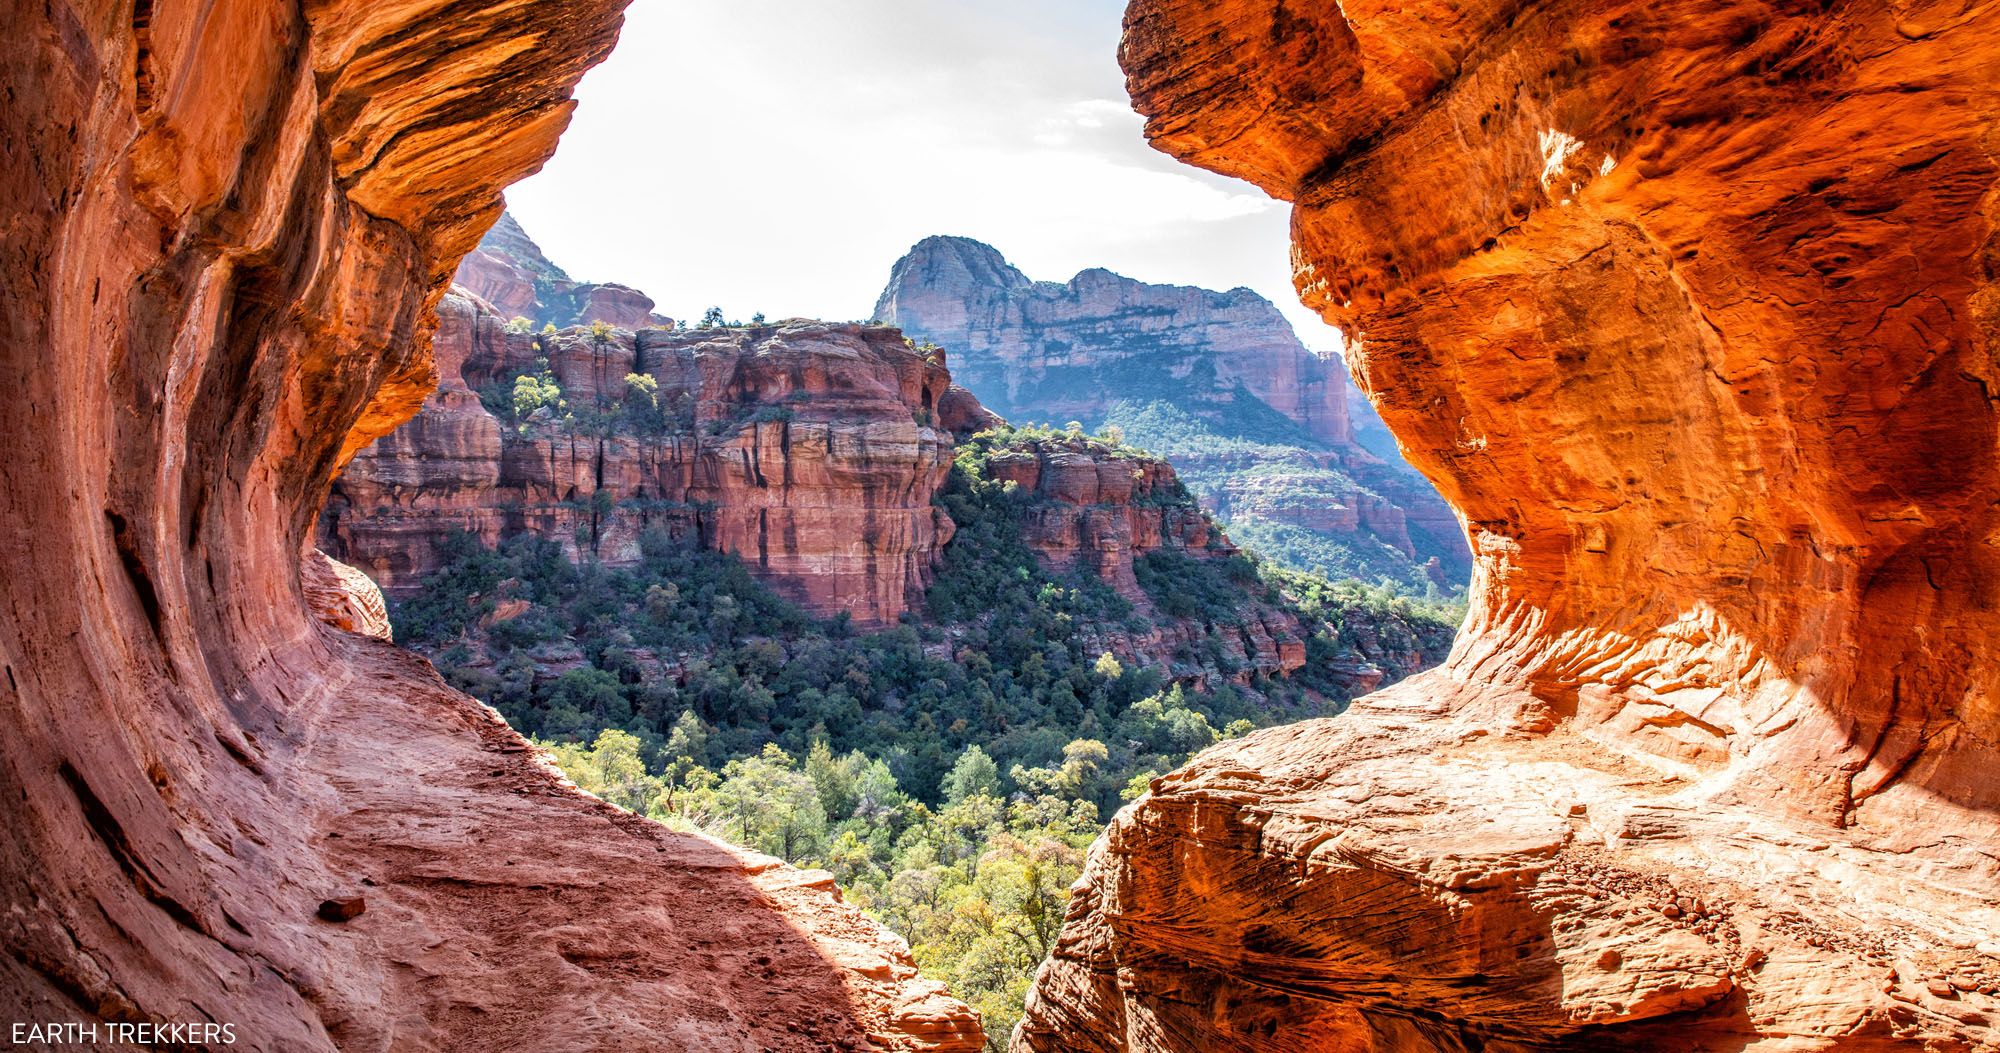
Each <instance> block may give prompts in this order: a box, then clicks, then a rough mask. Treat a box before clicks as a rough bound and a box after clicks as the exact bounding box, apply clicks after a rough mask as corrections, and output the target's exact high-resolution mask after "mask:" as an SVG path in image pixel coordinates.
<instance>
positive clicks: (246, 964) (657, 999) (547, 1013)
mask: <svg viewBox="0 0 2000 1053" xmlns="http://www.w3.org/2000/svg"><path fill="white" fill-rule="evenodd" d="M620 7H621V5H620V4H619V3H616V2H605V0H580V2H574V3H564V4H553V3H526V2H499V0H496V2H484V0H473V2H465V3H456V4H450V5H442V4H436V3H406V2H394V0H389V2H381V0H377V2H371V3H348V2H343V0H331V2H323V3H313V4H306V5H300V4H293V3H277V2H266V0H215V2H211V3H203V4H187V3H177V2H166V0H162V2H155V3H140V4H138V5H137V7H136V10H135V8H134V7H133V6H132V5H117V4H107V3H90V2H78V0H52V2H50V3H47V4H36V5H15V7H14V8H13V9H12V10H11V11H10V17H9V18H8V20H7V29H8V31H9V40H8V44H7V47H6V48H5V49H4V50H0V97H5V98H6V99H7V100H8V105H7V106H6V107H5V109H4V110H0V162H4V163H0V214H4V215H5V216H6V217H7V218H6V224H7V227H6V231H7V232H6V237H5V238H4V239H0V384H4V387H5V389H6V390H7V392H8V393H9V397H8V398H7V399H5V400H0V432H4V434H5V435H7V437H8V456H7V457H6V458H5V459H4V460H0V603H4V605H5V611H6V613H5V616H4V617H0V666H4V677H0V685H4V686H0V726H4V728H5V729H6V734H5V735H4V736H0V797H4V799H5V801H6V806H5V809H4V814H5V819H4V821H0V902H4V903H5V904H6V907H5V910H4V911H0V944H4V946H5V950H6V953H5V954H4V955H0V1005H4V1006H6V1007H7V1009H8V1010H9V1016H10V1019H13V1020H20V1021H28V1020H47V1021H80V1022H81V1021H117V1022H125V1023H142V1022H143V1023H156V1024H161V1023H167V1024H170V1023H202V1022H210V1021H213V1022H227V1023H229V1024H231V1025H232V1031H233V1036H234V1042H233V1044H232V1045H230V1046H229V1047H228V1048H232V1049H253V1050H272V1051H280V1050H282V1051H286V1053H292V1051H301V1050H332V1049H336V1048H345V1049H391V1048H393V1049H398V1050H433V1049H435V1050H445V1049H452V1050H486V1049H496V1048H522V1049H545V1050H563V1049H579V1050H581V1049H593V1050H595V1049H607V1048H638V1047H642V1046H643V1047H657V1046H660V1045H662V1044H674V1045H681V1046H684V1047H698V1048H721V1049H746V1050H747V1049H773V1048H775V1049H792V1050H801V1051H803V1050H821V1049H827V1048H837V1047H840V1046H842V1045H843V1044H845V1045H847V1046H848V1047H850V1048H866V1046H867V1044H868V1043H869V1042H870V1041H872V1042H873V1043H874V1044H875V1045H877V1046H881V1047H890V1048H903V1049H921V1048H958V1049H970V1048H973V1047H975V1046H976V1044H977V1025H976V1024H975V1023H974V1022H973V1021H972V1019H971V1018H970V1015H969V1013H968V1011H966V1010H965V1009H964V1008H963V1007H962V1006H959V1005H958V1004H957V1003H954V1002H951V1001H950V1000H949V999H946V998H944V997H943V996H941V995H940V994H939V993H938V991H937V989H936V987H935V986H934V985H929V984H926V983H924V982H923V981H921V980H918V979H916V978H914V977H913V975H912V973H911V970H910V969H909V966H908V959H907V956H906V955H905V954H904V953H903V951H902V949H901V948H900V947H899V946H897V944H896V941H894V940H893V939H892V938H890V937H887V936H885V935H884V934H882V933H881V932H880V931H879V930H877V929H875V928H874V927H872V926H870V925H867V924H865V923H864V922H863V921H862V919H861V918H860V916H859V915H858V914H856V913H855V912H853V911H852V910H851V909H849V908H847V907H845V906H843V905H841V904H840V903H838V902H837V900H836V898H835V897H834V896H833V895H832V893H830V892H829V891H827V890H826V889H825V888H824V885H823V883H821V882H819V880H818V879H817V878H816V877H814V876H812V875H805V874H800V873H798V872H796V871H791V870H787V869H784V868H775V867H772V866H771V865H770V864H769V862H768V861H765V860H761V859H755V858H749V857H745V856H743V855H741V854H740V853H736V852H732V851H730V850H727V849H725V848H723V847H721V846H719V845H717V844H715V843H713V842H710V841H707V840H705V839H700V838H691V837H684V836H680V835H675V834H671V833H668V832H667V831H665V830H663V829H661V828H659V827H657V826H652V825H649V824H645V823H641V822H638V821H636V820H632V819H630V818H628V817H625V816H623V815H621V814H618V813H614V812H612V811H610V810H609V809H608V808H606V807H605V806H602V805H600V804H598V803H597V802H595V801H593V800H591V799H589V798H587V797H585V796H583V795H581V794H579V793H578V792H576V791H575V790H574V789H572V788H570V787H567V786H565V785H564V784H563V783H562V782H561V781H560V780H559V779H558V777H557V776H556V775H555V774H554V773H553V772H552V771H550V770H548V769H547V768H546V767H545V766H544V765H543V764H541V763H540V762H539V761H537V760H536V759H535V757H534V756H533V755H531V754H530V753H529V752H528V751H527V750H526V749H525V747H524V744H523V743H522V741H521V740H520V739H519V738H518V737H516V736H515V735H513V734H512V733H511V732H510V731H508V730H507V729H506V728H505V727H504V726H502V725H501V724H500V723H499V722H498V721H497V720H496V719H495V718H494V717H493V716H492V715H491V713H490V711H488V710H486V709H485V708H484V707H482V706H480V705H479V704H478V703H476V702H474V701H472V700H471V699H469V698H466V697H465V696H463V695H460V694H457V693H456V692H453V691H451V690H449V689H448V688H446V687H445V686H444V685H443V684H442V682H440V681H439V680H438V679H437V677H436V675H435V674H434V673H433V672H431V670H430V669H429V667H428V666H427V665H425V664H424V663H423V662H422V661H421V660H419V659H416V658H414V657H412V656H410V655H407V654H405V653H403V652H400V651H397V650H396V649H394V648H393V647H391V646H389V645H387V644H384V643H381V642H379V641H375V640H370V639H368V638H366V637H363V636H359V635H355V634H352V633H347V632H342V631H339V630H336V629H333V628H330V627H327V626H325V625H322V624H321V623H319V622H318V621H316V620H315V619H314V617H313V616H312V614H311V613H309V611H308V607H307V602H306V598H305V596H304V594H303V590H302V588H301V572H300V559H301V554H302V552H304V550H305V548H306V545H307V543H308V540H309V538H310V534H311V529H312V525H313V522H314V519H315V516H316V513H317V511H318V508H319V504H320V501H321V499H322V497H323V495H324V494H325V492H326V488H327V485H328V482H329V481H330V479H331V478H332V476H333V474H334V473H335V471H336V469H337V468H338V467H339V466H340V465H341V464H342V463H343V462H344V461H345V460H346V459H347V457H348V456H350V455H351V454H352V453H353V452H354V451H355V450H357V449H359V448H361V447H362V446H364V445H366V444H367V443H368V442H369V441H371V440H372V439H374V438H375V437H377V436H379V435H381V434H383V433H385V432H386V431H388V430H389V429H390V428H391V427H393V426H394V425H395V424H397V423H400V422H401V421H402V420H404V419H405V418H407V417H409V416H410V415H411V414H412V413H414V412H415V411H416V409H417V407H418V405H419V403H420V402H421V401H422V399H423V396H424V394H425V392H426V391H428V390H429V387H430V384H431V373H432V369H431V359H430V354H429V343H430V342H429V339H428V336H429V329H430V327H431V323H430V321H429V317H430V308H431V306H432V305H433V304H434V302H435V301H436V299H437V298H438V297H439V296H441V295H442V294H443V292H444V290H445V287H446V283H447V281H448V280H449V278H450V276H451V274H452V272H453V270H454V269H455V267H456V265H457V262H458V258H459V257H460V256H461V255H462V254H463V253H464V252H465V251H467V250H468V249H470V248H471V247H472V245H473V244H474V242H475V241H476V239H477V237H478V235H479V232H480V231H481V230H482V229H483V228H484V226H485V225H486V224H487V223H489V222H490V221H491V220H492V219H493V218H494V217H495V216H496V215H498V212H499V189H500V187H501V186H502V185H503V184H505V183H506V182H508V181H509V180H511V179H514V178H517V177H519V176H520V175H522V174H523V173H525V172H527V171H530V170H531V169H533V168H534V167H535V166H536V165H537V164H539V163H540V161H541V160H542V159H543V158H544V157H546V156H547V154H548V153H549V151H550V150H551V149H552V148H553V146H554V144H555V139H556V136H557V134H558V133H559V131H560V130H561V129H562V127H563V125H564V124H565V122H566V119H567V116H568V113H569V110H570V106H571V103H570V101H569V92H570V88H571V86H572V85H573V84H574V83H575V81H576V79H577V78H578V77H579V76H580V75H581V73H582V71H583V70H584V68H585V67H586V66H588V65H589V64H590V63H591V62H593V61H595V60H597V59H599V58H601V57H602V56H603V55H604V54H605V53H606V52H607V50H608V49H609V48H610V47H611V45H612V42H613V40H614V38H615V35H616V32H617V26H618V21H619V9H620ZM354 896H360V897H361V898H362V901H363V905H364V907H365V910H364V912H363V913H362V914H360V915H359V916H357V917H354V918H352V919H351V920H349V921H346V922H344V923H333V922H328V921H323V920H320V919H319V918H318V917H316V911H317V909H318V905H319V904H320V903H321V902H322V901H324V900H329V899H349V898H352V897H354ZM216 1048H222V1047H220V1046H219V1045H218V1046H217V1047H216Z"/></svg>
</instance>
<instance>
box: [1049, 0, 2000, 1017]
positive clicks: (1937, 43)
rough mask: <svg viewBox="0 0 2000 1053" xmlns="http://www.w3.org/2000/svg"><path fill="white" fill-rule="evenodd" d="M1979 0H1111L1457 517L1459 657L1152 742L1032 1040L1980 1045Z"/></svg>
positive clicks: (1189, 134) (1996, 978)
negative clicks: (1261, 723) (1122, 6)
mask: <svg viewBox="0 0 2000 1053" xmlns="http://www.w3.org/2000/svg"><path fill="white" fill-rule="evenodd" d="M1996 30H2000V7H1996V5H1994V4H1991V3H1970V4H1965V3H1949V4H1941V3H1923V2H1919V3H1910V4H1898V5H1883V4H1846V5H1831V6H1829V5H1817V4H1814V5H1798V4H1785V3H1767V2H1725V3H1701V4H1694V3H1666V4H1661V3H1626V2H1606V3H1592V4H1585V3H1574V2H1561V0H1550V2H1543V3H1529V4H1521V3H1476V2H1475V3H1453V4H1447V3H1428V4H1422V3H1420V4H1416V5H1394V4H1381V3H1373V2H1364V3H1344V4H1330V3H1328V4H1307V5H1299V4H1287V3H1282V2H1276V0H1232V2H1226V3H1219V4H1217V3H1196V2H1192V0H1139V2H1138V3H1135V4H1134V5H1133V6H1132V7H1131V9H1130V10H1129V11H1128V13H1127V29H1126V37H1125V43H1124V49H1123V55H1122V57H1123V61H1124V64H1125V66H1126V69H1127V71H1128V74H1129V75H1130V86H1131V88H1132V92H1133V95H1134V98H1135V100H1136V102H1137V104H1138V106H1139V108H1140V109H1141V111H1142V112H1144V113H1145V114H1147V115H1148V117H1149V124H1148V134H1149V136H1150V137H1151V138H1152V139H1153V141H1154V142H1155V144H1156V145H1158V146H1160V147H1161V148H1162V149H1165V150H1167V151H1168V152H1170V153H1173V154H1176V155H1177V156H1180V157H1182V158H1184V159H1187V160H1189V161H1191V162H1193V163H1196V164H1199V165H1203V166H1205V167H1208V168H1211V169H1214V170H1216V171H1219V172H1224V173H1228V174H1232V175H1239V176H1242V177H1244V178H1248V179H1251V180H1253V181H1255V182H1257V183H1259V184H1260V185H1262V186H1264V187H1265V188H1267V189H1268V190H1270V191H1271V192H1272V193H1274V194H1277V195H1279V196H1282V197H1285V198H1288V199H1290V200H1292V201H1294V202H1295V204H1296V209H1295V213H1294V223H1293V229H1294V237H1295V240H1296V252H1295V256H1294V258H1295V260H1296V261H1297V262H1298V273H1297V277H1298V283H1299V288H1300V290H1301V292H1302V294H1303V295H1304V296H1305V298H1306V300H1307V302H1308V303H1309V304H1311V305H1313V306H1316V307H1317V308H1319V309H1320V310H1322V311H1323V312H1324V313H1325V315H1326V316H1327V318H1328V319H1329V320H1330V321H1333V322H1335V323H1337V324H1340V325H1342V326H1343V327H1345V328H1346V329H1347V330H1348V332H1349V334H1350V335H1351V337H1352V338H1353V348H1354V354H1353V356H1352V360H1351V361H1352V363H1353V366H1354V369H1355V373H1356V377H1357V380H1358V381H1359V382H1360V383H1361V385H1362V386H1363V387H1364V388H1365V389H1366V390H1368V391H1369V392H1370V394H1371V395H1372V397H1373V399H1374V401H1375V403H1376V405H1377V406H1378V407H1379V408H1380V410H1381V413H1382V416H1383V417H1384V419H1385V420H1386V421H1387V422H1388V424H1389V425H1390V426H1391V427H1392V428H1394V429H1395V431H1396V432H1397V434H1398V436H1399V437H1400V438H1401V439H1402V441H1403V444H1404V448H1405V450H1406V451H1407V452H1408V454H1409V456H1410V458H1411V460H1412V461H1413V462H1415V463H1416V464H1418V465H1419V466H1420V467H1421V468H1423V469H1424V470H1425V471H1426V473H1427V474H1429V475H1430V476H1431V478H1433V479H1434V480H1436V481H1437V483H1438V485H1439V487H1440V488H1441V489H1442V491H1443V492H1444V493H1445V495H1446V496H1447V497H1448V498H1449V499H1450V500H1451V501H1452V502H1453V503H1454V504H1455V505H1456V506H1457V507H1458V508H1459V509H1460V511H1461V512H1462V513H1463V514H1464V515H1465V517H1466V518H1467V520H1468V521H1469V523H1470V527H1471V530H1472V533H1473V538H1474V549H1475V552H1476V555H1477V572H1476V578H1475V587H1474V597H1473V603H1472V613H1471V616H1470V618H1469V620H1468V622H1467V625H1466V627H1465V631H1464V632H1463V634H1462V635H1461V638H1460V640H1459V643H1458V646H1457V649H1456V650H1455V652H1454V655H1453V657H1452V660H1451V661H1450V662H1449V663H1448V664H1447V666H1445V667H1444V668H1442V669H1441V670H1439V671H1437V672H1434V673H1431V674H1426V675H1423V676H1419V677H1416V678H1413V679H1412V680H1410V681H1407V682H1405V683H1403V684H1401V685H1398V686H1397V687H1395V688H1393V689H1391V690H1389V691H1387V692H1384V693H1383V694H1381V695H1377V696H1374V697H1372V698H1370V699H1366V700H1363V701H1361V702H1359V703H1357V704H1356V706H1355V707H1354V709H1352V710H1351V711H1350V712H1349V713H1348V714H1347V715H1345V716H1343V717H1341V718H1339V719H1337V720H1333V721H1327V722H1315V723H1309V724H1304V725H1299V726H1295V727H1292V728H1285V729H1278V730H1274V731H1271V732H1265V733H1262V734H1259V735H1255V736H1252V737H1250V738H1248V739H1246V740H1241V741H1239V742H1235V743H1230V744H1227V745H1225V746H1222V747H1218V748H1217V749H1216V750H1214V751H1211V752H1210V753H1209V754H1207V755H1205V756H1203V757H1202V758H1200V759H1198V760H1197V761H1196V762H1195V763H1194V764H1192V765H1190V767H1189V768H1187V769H1186V770H1184V771H1182V772H1179V773H1176V774H1174V775H1172V776H1170V777H1168V778H1166V779H1164V780H1161V781H1160V782H1158V783H1156V784H1155V788H1154V791H1153V793H1152V794H1151V795H1149V796H1148V797H1146V798H1143V799H1141V800H1140V801H1139V802H1137V803H1135V804H1134V805H1133V806H1132V807H1131V808H1129V809H1128V810H1127V811H1125V812H1124V813H1123V814H1121V816H1120V817H1119V818H1118V820H1117V821H1116V822H1115V823H1114V824H1113V825H1112V828H1111V829H1110V831H1109V832H1108V834H1107V836H1106V838H1105V839H1104V840H1103V841H1102V842H1101V843H1100V844H1099V845H1098V847H1097V848H1096V850H1095V851H1094V853H1093V860H1092V864H1091V867H1090V871H1089V873H1088V874H1087V876H1086V880H1085V884H1084V886H1083V888H1082V891H1081V892H1080V893H1079V894H1078V896H1077V898H1076V899H1075V901H1074V902H1073V903H1072V906H1071V916H1070V920H1069V923H1068V925H1067V927H1066V929H1065V935H1064V937H1063V942H1062V944H1061V947H1060V949H1059V950H1058V951H1057V952H1056V954H1055V956H1054V958H1053V959H1052V960H1051V962H1050V963H1048V965H1046V966H1045V968H1044V970H1043V972H1042V974H1041V976H1040V977H1039V979H1038V983H1037V987H1036V991H1035V994H1034V996H1033V997H1032V999H1031V1001H1030V1005H1029V1014H1028V1019H1027V1020H1026V1022H1025V1023H1024V1025H1023V1027H1022V1029H1021V1030H1020V1031H1019V1032H1017V1034H1016V1035H1015V1038H1014V1045H1015V1048H1017V1049H1023V1050H1042V1049H1049V1050H1053V1049H1063V1050H1078V1049H1106V1050H1108V1049H1119V1050H1124V1049H1148V1050H1154V1049H1202V1050H1253V1049H1254V1050H1279V1049H1286V1050H1290V1049H1301V1048H1323V1049H1339V1050H1432V1049H1434V1050H1454V1051H1456V1050H1469V1049H1488V1050H1492V1049H1508V1050H1521V1049H1556V1048H1561V1049H1612V1048H1615V1049H1657V1050H1693V1049H1700V1050H1706V1049H1715V1050H1722V1049H1729V1050H1739V1049H1747V1048H1756V1049H1833V1048H1838V1049H1842V1050H1875V1049H1972V1048H1993V1047H1994V1045H1995V1044H1996V1041H2000V1039H1996V1033H1995V1031H1994V1028H1993V1024H1992V1020H1993V1017H1992V1014H1993V1013H1994V1012H1995V1011H1996V1010H2000V1002H1996V997H1995V996H1996V993H1997V992H2000V942H1995V937H1994V935H1993V934H1994V933H1995V932H1996V931H2000V913H1996V905H1995V903H1994V900H1993V898H1992V889H1993V888H1995V887H1996V879H2000V867H1997V866H1996V863H1995V860H1996V858H2000V852H1996V851H1995V846H1996V845H2000V822H1996V814H2000V778H1996V776H1995V772H1996V771H2000V756H1996V746H1995V743H1996V741H2000V710H1996V707H1995V702H1994V699H1995V698H1996V688H2000V684H1996V675H1997V674H1996V669H2000V665H1996V663H1995V661H1994V653H1995V641H1996V640H2000V618H1997V617H1996V614H1995V607H1994V604H1993V595H1994V589H1993V582H1994V581H1995V580H1996V574H2000V555H1996V550H1995V547H1994V545H1993V543H1992V539H1993V538H1994V537H1995V536H1996V535H2000V520H1996V513H1995V508H1996V507H2000V505H1996V499H2000V473H1996V467H1995V466H1996V463H2000V462H1996V459H1995V456H1994V453H1995V438H1994V437H1995V434H1996V424H2000V411H1996V408H1995V405H1994V396H1993V391H1994V390H1995V387H1996V384H1995V379H1996V378H1995V369H1994V354H1995V350H1996V346H1995V339H1996V333H1997V332H2000V307H1996V305H2000V294H1996V293H1995V290H1994V282H1995V279H1996V267H2000V264H1996V260H2000V241H1996V235H1995V212H1996V206H1995V202H1996V200H2000V195H1996V192H1995V189H1994V188H1995V185H1996V179H1995V176H1996V170H1997V169H1996V157H1995V153H1996V146H1995V139H1994V132H1993V129H1994V127H1995V117H1996V114H2000V61H1996V54H2000V33H1997V32H1996Z"/></svg>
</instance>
